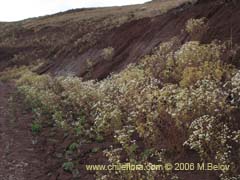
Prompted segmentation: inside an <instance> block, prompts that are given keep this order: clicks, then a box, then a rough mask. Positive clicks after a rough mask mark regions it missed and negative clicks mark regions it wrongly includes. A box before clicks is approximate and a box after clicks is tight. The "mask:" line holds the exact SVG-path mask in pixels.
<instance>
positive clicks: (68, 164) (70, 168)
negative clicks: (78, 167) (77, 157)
mask: <svg viewBox="0 0 240 180" xmlns="http://www.w3.org/2000/svg"><path fill="white" fill-rule="evenodd" d="M62 167H63V169H64V170H65V171H67V172H72V171H73V168H74V164H73V163H72V162H65V163H63V165H62Z"/></svg>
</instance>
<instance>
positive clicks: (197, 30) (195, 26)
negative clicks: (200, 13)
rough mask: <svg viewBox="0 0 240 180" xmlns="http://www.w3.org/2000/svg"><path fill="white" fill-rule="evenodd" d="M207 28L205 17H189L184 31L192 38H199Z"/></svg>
mask: <svg viewBox="0 0 240 180" xmlns="http://www.w3.org/2000/svg"><path fill="white" fill-rule="evenodd" d="M207 30H208V25H207V24H206V18H199V19H189V20H188V21H187V23H186V31H187V32H188V33H189V34H190V36H191V37H192V40H199V38H201V36H202V35H203V34H204V33H206V31H207Z"/></svg>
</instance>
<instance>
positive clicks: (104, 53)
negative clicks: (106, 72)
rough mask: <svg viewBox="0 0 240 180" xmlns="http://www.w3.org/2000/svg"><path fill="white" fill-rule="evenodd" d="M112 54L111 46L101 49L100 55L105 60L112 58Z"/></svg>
mask: <svg viewBox="0 0 240 180" xmlns="http://www.w3.org/2000/svg"><path fill="white" fill-rule="evenodd" d="M113 55H114V48H113V47H107V48H104V49H103V50H102V56H103V58H104V59H105V60H107V61H110V60H112V58H113Z"/></svg>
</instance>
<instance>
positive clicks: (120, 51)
mask: <svg viewBox="0 0 240 180" xmlns="http://www.w3.org/2000/svg"><path fill="white" fill-rule="evenodd" d="M201 17H206V18H207V19H208V24H209V27H210V28H209V30H208V32H207V33H206V34H204V36H203V37H202V38H201V41H202V42H210V41H212V40H215V39H217V40H230V39H232V40H233V43H240V2H239V1H238V2H237V3H234V2H233V1H230V2H228V3H227V2H225V1H223V0H212V1H210V0H209V1H206V0H205V1H200V2H198V3H197V4H195V5H192V4H184V5H182V6H181V7H178V8H176V9H173V10H171V11H170V12H168V13H166V14H164V15H160V16H157V17H153V18H144V19H140V20H136V21H132V22H129V23H126V24H124V25H122V26H120V27H118V28H114V29H112V30H111V31H110V32H106V33H105V34H104V35H103V36H102V38H101V39H100V40H99V41H98V43H97V44H96V45H95V46H94V47H92V48H90V49H88V50H86V51H85V52H84V53H82V54H79V55H78V57H74V58H69V57H65V58H62V59H58V60H56V61H55V62H54V63H53V64H52V66H48V68H46V69H45V70H46V72H52V73H54V74H61V75H65V74H68V73H71V74H72V73H73V74H77V75H78V76H85V75H86V65H85V64H86V60H87V59H91V60H92V61H94V64H95V66H94V67H93V71H92V74H91V78H97V79H103V78H105V77H106V76H107V75H109V73H110V72H113V71H114V72H118V71H120V70H122V69H123V68H124V67H126V66H127V65H128V64H129V63H132V62H136V61H138V60H139V58H140V57H142V56H144V55H146V54H148V53H150V52H151V50H152V49H153V48H154V47H155V46H157V45H158V44H159V43H161V42H164V41H167V40H169V39H170V38H172V37H174V36H180V39H181V40H182V42H185V41H188V40H190V37H189V36H188V34H187V33H186V32H184V31H183V29H184V28H185V24H186V21H187V20H188V19H190V18H201ZM106 47H113V48H114V49H115V53H114V57H113V58H112V61H110V62H109V61H106V60H104V59H103V58H101V53H102V49H104V48H106ZM62 57H64V56H62ZM42 72H45V71H44V70H43V71H42Z"/></svg>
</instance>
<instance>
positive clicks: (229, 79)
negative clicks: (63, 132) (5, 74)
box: [18, 38, 240, 180]
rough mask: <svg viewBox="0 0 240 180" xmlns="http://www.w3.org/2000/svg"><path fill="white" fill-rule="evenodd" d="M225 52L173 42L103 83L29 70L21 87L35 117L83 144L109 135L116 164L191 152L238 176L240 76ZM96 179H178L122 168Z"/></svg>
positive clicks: (110, 152) (111, 159)
mask: <svg viewBox="0 0 240 180" xmlns="http://www.w3.org/2000/svg"><path fill="white" fill-rule="evenodd" d="M227 50H228V49H227V48H226V44H225V43H220V42H212V43H209V44H200V43H199V42H197V41H191V42H187V43H185V44H184V45H181V43H180V42H179V40H178V39H177V38H173V39H172V40H171V41H169V42H166V43H162V44H161V45H160V46H159V47H157V48H156V49H155V50H154V51H153V52H152V54H150V55H148V56H146V57H144V58H142V59H141V60H140V61H139V63H138V64H132V65H129V66H128V67H127V68H126V69H124V70H123V71H121V72H120V73H118V74H113V75H111V76H109V77H108V78H106V79H104V80H102V81H100V82H96V81H93V80H92V81H85V82H84V81H82V79H80V78H78V77H50V76H48V75H42V76H38V75H36V74H34V73H30V72H29V73H26V74H25V75H24V76H23V77H22V78H21V79H20V80H19V81H18V86H19V90H20V92H21V93H23V94H24V95H25V97H26V100H27V102H28V103H29V104H30V106H31V108H32V109H33V111H34V112H35V113H36V114H37V117H39V118H42V119H46V118H47V119H49V120H52V121H53V122H55V123H57V124H59V125H60V126H63V127H68V128H78V130H79V131H80V133H79V131H78V133H79V134H80V135H81V139H84V138H89V137H90V138H92V139H97V138H99V137H101V139H102V138H106V137H108V138H110V139H111V140H112V141H113V142H115V143H114V144H117V145H116V146H113V147H112V148H110V149H107V150H105V151H104V153H105V154H106V156H107V158H108V159H109V162H110V163H114V164H121V163H125V162H131V163H135V164H150V163H154V162H171V158H172V157H173V156H175V155H177V154H178V155H181V154H182V153H183V152H184V151H185V148H187V147H189V148H191V149H193V150H195V151H196V152H197V153H198V154H199V156H200V157H201V158H202V160H203V161H208V162H209V161H212V162H217V163H225V164H231V165H233V167H234V168H233V169H232V170H231V171H230V172H223V173H222V175H221V178H222V179H224V178H225V179H226V178H231V177H232V178H234V177H237V175H238V174H237V172H238V170H239V168H238V167H239V162H238V161H237V160H238V159H239V153H238V152H239V143H240V140H239V137H240V135H239V127H240V125H239V121H238V118H239V116H240V115H239V108H240V94H239V92H240V84H239V82H240V81H239V80H240V75H239V74H240V73H239V70H237V69H236V68H235V67H234V66H232V65H229V64H226V63H225V62H223V61H222V57H223V56H224V53H226V51H227ZM183 144H184V145H185V146H183ZM143 149H144V150H145V151H144V150H143ZM163 152H165V153H163ZM166 154H168V156H167V155H166ZM169 154H170V155H171V156H169ZM97 178H98V179H126V180H130V179H157V178H158V179H159V178H161V179H164V178H165V179H170V178H175V175H174V174H173V172H164V171H163V172H162V173H156V171H146V170H145V171H140V172H136V173H131V172H122V171H117V172H109V173H103V174H101V173H98V175H97Z"/></svg>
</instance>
